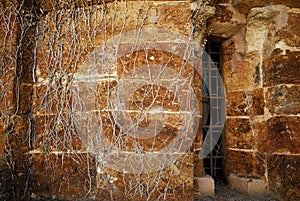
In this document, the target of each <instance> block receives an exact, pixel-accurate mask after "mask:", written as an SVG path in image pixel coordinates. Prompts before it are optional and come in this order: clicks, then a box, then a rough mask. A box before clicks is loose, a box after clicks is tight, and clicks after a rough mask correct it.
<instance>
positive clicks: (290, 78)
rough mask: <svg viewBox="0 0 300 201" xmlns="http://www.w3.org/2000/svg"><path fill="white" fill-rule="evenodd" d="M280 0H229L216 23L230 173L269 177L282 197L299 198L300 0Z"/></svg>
mask: <svg viewBox="0 0 300 201" xmlns="http://www.w3.org/2000/svg"><path fill="white" fill-rule="evenodd" d="M280 3H283V2H280ZM277 4H279V2H276V1H274V2H273V1H272V3H270V4H265V3H263V2H257V1H253V2H252V1H251V2H247V1H241V2H238V3H236V2H235V1H233V2H228V1H227V2H225V3H224V4H221V5H222V9H221V11H219V13H221V14H220V15H221V16H220V17H217V18H215V19H213V20H212V22H211V25H210V27H211V28H212V34H213V35H215V36H219V37H223V38H226V39H225V41H224V42H223V68H224V69H223V73H224V83H225V86H226V92H227V93H226V99H227V112H226V115H227V121H226V130H225V133H224V135H225V144H226V156H225V161H226V172H227V175H229V174H231V173H234V174H236V175H238V176H241V177H249V176H250V177H257V178H261V179H264V180H265V181H266V183H267V186H268V188H269V190H270V192H271V193H273V194H274V195H276V196H278V197H279V198H281V199H284V200H298V199H299V195H300V194H299V178H300V176H299V173H297V172H296V169H297V168H299V160H300V157H299V153H300V152H299V148H300V141H299V139H300V138H299V134H300V130H299V126H298V125H299V101H300V99H299V89H298V88H299V78H300V74H299V70H298V68H299V61H300V60H299V57H300V53H299V50H300V49H299V29H298V26H297V24H298V23H299V20H300V16H299V8H293V6H297V7H299V5H296V4H293V1H287V2H285V3H284V4H285V5H277ZM288 6H291V7H288ZM228 24H230V25H231V26H232V27H231V28H230V29H231V30H233V31H234V32H230V31H229V30H228V29H226V28H227V27H228V26H227V25H228Z"/></svg>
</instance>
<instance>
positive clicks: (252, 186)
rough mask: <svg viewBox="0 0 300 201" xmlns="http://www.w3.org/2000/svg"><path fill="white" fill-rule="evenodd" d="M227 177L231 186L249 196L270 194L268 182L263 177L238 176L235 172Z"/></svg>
mask: <svg viewBox="0 0 300 201" xmlns="http://www.w3.org/2000/svg"><path fill="white" fill-rule="evenodd" d="M227 179H228V182H229V184H230V187H231V188H233V189H235V190H237V191H239V192H242V193H244V194H246V195H248V196H261V195H266V194H268V187H267V183H266V182H265V181H264V180H262V179H257V178H251V177H238V176H236V175H234V174H230V175H229V176H228V177H227Z"/></svg>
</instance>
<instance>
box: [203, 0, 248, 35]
mask: <svg viewBox="0 0 300 201" xmlns="http://www.w3.org/2000/svg"><path fill="white" fill-rule="evenodd" d="M245 24H246V17H245V15H243V14H241V13H240V12H239V11H238V10H236V9H235V8H234V7H233V6H232V5H231V4H221V5H219V6H218V7H217V9H216V15H215V16H214V17H213V18H212V19H211V20H209V23H208V28H209V29H211V30H212V35H214V36H218V37H222V38H230V37H231V36H233V35H235V34H236V33H237V32H238V31H239V30H240V29H241V27H243V26H244V25H245Z"/></svg>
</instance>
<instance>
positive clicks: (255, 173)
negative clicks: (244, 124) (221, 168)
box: [225, 149, 265, 178]
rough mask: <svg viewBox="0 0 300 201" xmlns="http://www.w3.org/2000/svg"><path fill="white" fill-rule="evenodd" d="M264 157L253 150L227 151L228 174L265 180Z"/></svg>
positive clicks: (226, 164) (226, 165)
mask: <svg viewBox="0 0 300 201" xmlns="http://www.w3.org/2000/svg"><path fill="white" fill-rule="evenodd" d="M264 160H265V158H264V155H261V154H258V153H256V152H253V151H252V150H230V149H229V150H225V170H226V174H227V175H229V174H231V173H233V174H236V175H237V176H249V177H258V178H264V174H265V163H264Z"/></svg>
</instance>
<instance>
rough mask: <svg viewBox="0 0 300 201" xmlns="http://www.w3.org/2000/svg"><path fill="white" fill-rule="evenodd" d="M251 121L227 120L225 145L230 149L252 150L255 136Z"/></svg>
mask: <svg viewBox="0 0 300 201" xmlns="http://www.w3.org/2000/svg"><path fill="white" fill-rule="evenodd" d="M252 132H253V131H252V128H251V126H250V121H249V119H240V118H228V119H227V120H226V130H225V143H226V146H227V147H228V148H238V149H252V148H253V136H252Z"/></svg>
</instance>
